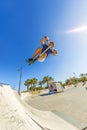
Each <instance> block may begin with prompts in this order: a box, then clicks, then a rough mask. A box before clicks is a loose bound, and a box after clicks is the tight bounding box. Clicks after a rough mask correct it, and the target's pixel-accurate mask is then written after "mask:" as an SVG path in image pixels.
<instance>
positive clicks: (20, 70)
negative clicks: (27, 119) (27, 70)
mask: <svg viewBox="0 0 87 130" xmlns="http://www.w3.org/2000/svg"><path fill="white" fill-rule="evenodd" d="M18 71H19V72H20V78H19V88H18V93H19V95H20V94H21V92H20V89H21V78H22V67H21V68H20V69H19V70H18Z"/></svg>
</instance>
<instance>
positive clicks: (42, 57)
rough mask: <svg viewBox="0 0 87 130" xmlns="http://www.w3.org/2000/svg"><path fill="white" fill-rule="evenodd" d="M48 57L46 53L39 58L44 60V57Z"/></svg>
mask: <svg viewBox="0 0 87 130" xmlns="http://www.w3.org/2000/svg"><path fill="white" fill-rule="evenodd" d="M46 57H47V54H46V53H44V54H43V55H42V56H40V57H39V58H38V60H39V61H40V60H43V59H45V58H46Z"/></svg>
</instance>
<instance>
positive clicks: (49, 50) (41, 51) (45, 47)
mask: <svg viewBox="0 0 87 130" xmlns="http://www.w3.org/2000/svg"><path fill="white" fill-rule="evenodd" d="M40 42H41V44H42V47H39V48H38V49H37V50H36V51H35V52H34V55H33V57H32V58H30V59H28V62H29V63H32V62H33V61H35V60H36V59H37V60H39V61H44V60H45V59H46V57H47V56H48V55H49V54H53V55H54V56H55V55H56V54H57V50H55V49H54V50H52V48H53V47H54V42H49V38H48V37H47V36H45V37H44V38H42V39H41V40H40ZM46 42H49V44H48V45H47V44H46ZM48 47H49V48H48ZM44 51H45V52H44ZM40 55H41V56H40ZM38 56H39V57H38Z"/></svg>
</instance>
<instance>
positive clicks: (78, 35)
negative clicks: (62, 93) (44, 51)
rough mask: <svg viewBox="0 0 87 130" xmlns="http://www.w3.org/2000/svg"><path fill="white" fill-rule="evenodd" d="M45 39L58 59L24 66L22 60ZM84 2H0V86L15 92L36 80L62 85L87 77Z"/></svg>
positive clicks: (86, 29)
mask: <svg viewBox="0 0 87 130" xmlns="http://www.w3.org/2000/svg"><path fill="white" fill-rule="evenodd" d="M46 35H47V36H48V37H49V38H50V40H51V41H54V42H55V49H57V50H58V55H57V56H56V57H53V56H52V55H49V56H48V57H47V59H46V60H45V61H44V62H42V63H40V62H38V61H36V62H35V63H34V64H33V65H32V66H28V65H27V64H26V62H25V59H27V58H29V57H31V56H32V55H33V53H34V51H35V50H36V49H37V48H38V47H39V46H41V44H40V39H41V38H43V37H44V36H46ZM86 48H87V0H83V1H82V0H71V1H70V0H44V1H42V0H26V1H23V0H22V1H21V0H18V1H17V0H3V1H2V0H1V1H0V82H3V83H8V84H10V85H11V86H12V87H13V88H16V89H18V85H19V72H18V69H19V68H20V67H21V66H22V68H23V69H22V84H21V88H22V89H24V88H25V87H24V81H25V80H26V79H28V78H29V79H31V78H33V77H36V78H37V79H38V80H41V79H42V78H43V77H44V76H47V75H49V76H52V77H53V78H54V79H55V80H56V81H59V80H61V81H64V80H65V79H67V78H69V77H72V76H73V72H75V74H76V76H79V74H81V73H87V49H86Z"/></svg>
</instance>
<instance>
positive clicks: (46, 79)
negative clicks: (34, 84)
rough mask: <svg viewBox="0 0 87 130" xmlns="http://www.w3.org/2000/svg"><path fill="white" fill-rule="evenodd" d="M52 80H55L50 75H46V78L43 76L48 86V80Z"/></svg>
mask: <svg viewBox="0 0 87 130" xmlns="http://www.w3.org/2000/svg"><path fill="white" fill-rule="evenodd" d="M51 80H54V79H53V78H52V77H50V76H45V77H44V78H43V80H42V81H43V83H44V84H45V83H47V85H46V88H48V81H51Z"/></svg>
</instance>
